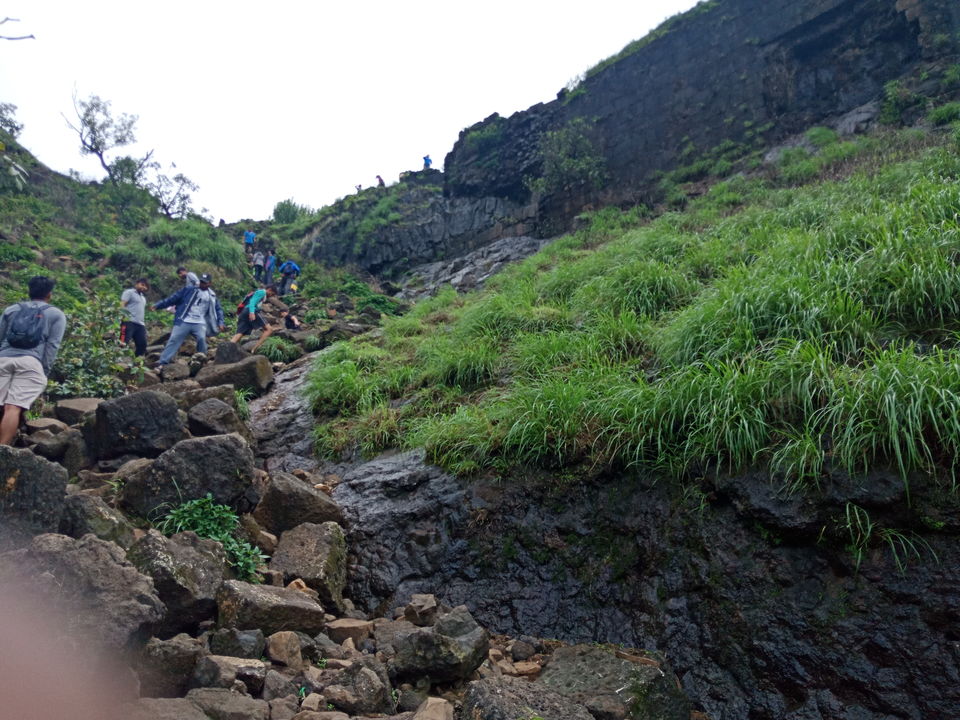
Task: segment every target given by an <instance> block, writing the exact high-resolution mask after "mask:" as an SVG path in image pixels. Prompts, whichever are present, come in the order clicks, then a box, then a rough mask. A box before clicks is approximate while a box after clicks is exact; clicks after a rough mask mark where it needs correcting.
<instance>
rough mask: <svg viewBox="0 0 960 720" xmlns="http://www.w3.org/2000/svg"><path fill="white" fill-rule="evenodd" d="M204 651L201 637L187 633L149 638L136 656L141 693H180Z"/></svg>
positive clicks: (157, 695) (182, 691) (187, 686)
mask: <svg viewBox="0 0 960 720" xmlns="http://www.w3.org/2000/svg"><path fill="white" fill-rule="evenodd" d="M205 654H206V651H205V649H204V647H203V641H201V640H197V639H195V638H192V637H190V636H189V635H186V634H180V635H177V636H176V637H173V638H170V639H169V640H160V639H159V638H150V640H149V641H147V644H146V645H144V647H143V649H142V650H141V651H140V656H139V657H138V659H137V676H138V677H139V678H140V695H141V696H142V697H181V696H182V695H183V694H184V693H185V692H187V690H189V689H190V678H191V677H193V670H194V668H195V667H196V665H197V661H198V660H199V659H200V658H201V657H203V656H204V655H205Z"/></svg>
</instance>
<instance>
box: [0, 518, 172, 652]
mask: <svg viewBox="0 0 960 720" xmlns="http://www.w3.org/2000/svg"><path fill="white" fill-rule="evenodd" d="M15 584H20V585H22V586H24V588H25V589H26V590H27V591H28V592H31V593H33V594H34V595H35V596H36V598H37V602H47V603H50V604H52V605H53V609H54V610H56V611H59V612H60V613H61V614H62V615H63V616H64V617H66V618H67V619H68V622H69V632H70V634H71V635H72V636H74V637H76V638H78V639H79V640H82V641H87V642H90V643H91V644H93V645H94V646H103V647H106V648H123V647H126V646H128V645H130V644H131V643H133V642H135V641H136V640H139V639H140V638H143V637H146V636H147V635H148V634H149V633H150V631H151V630H152V629H153V627H154V626H155V625H156V624H157V623H158V622H159V621H160V619H161V618H162V617H163V614H164V610H165V608H164V606H163V603H162V602H161V601H160V598H159V597H158V596H157V593H156V590H155V589H154V587H153V581H152V580H151V579H150V578H149V577H147V576H145V575H142V574H140V572H138V571H137V569H136V568H135V567H134V566H133V565H132V564H131V563H130V562H128V561H127V559H126V558H125V557H124V553H123V550H122V549H121V548H120V547H119V546H118V545H115V544H114V543H112V542H107V541H105V540H101V539H99V538H97V537H95V536H93V535H85V536H84V537H83V538H81V539H80V540H74V539H73V538H70V537H67V536H66V535H55V534H47V535H38V536H37V537H35V538H33V541H32V542H31V543H30V545H29V546H28V547H26V548H23V549H21V550H16V551H13V552H9V553H5V554H3V555H0V586H7V585H15Z"/></svg>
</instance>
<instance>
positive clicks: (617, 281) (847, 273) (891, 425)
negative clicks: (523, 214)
mask: <svg viewBox="0 0 960 720" xmlns="http://www.w3.org/2000/svg"><path fill="white" fill-rule="evenodd" d="M819 138H820V144H821V146H822V149H821V153H820V154H819V156H817V157H813V158H811V157H803V158H798V157H797V156H796V154H794V155H792V156H788V164H786V165H784V166H782V167H781V168H779V170H778V171H777V172H773V173H770V174H769V175H768V176H767V177H763V178H754V179H745V178H742V177H741V178H734V179H732V180H730V181H728V182H724V183H720V184H717V185H715V186H714V187H713V188H712V189H711V190H710V191H709V192H708V193H707V194H706V195H705V196H703V197H702V198H700V199H699V200H698V201H696V202H694V203H693V204H692V205H691V206H690V207H689V208H688V209H687V210H686V211H685V212H674V213H669V214H666V215H663V216H661V217H659V218H658V219H656V220H653V221H646V220H644V219H643V217H642V214H641V213H640V212H626V213H621V212H618V211H615V210H606V211H602V212H600V213H598V214H596V215H594V216H593V218H592V223H591V225H590V227H589V228H588V229H586V230H584V231H581V232H578V233H576V234H573V235H570V236H566V237H564V238H561V239H559V240H558V241H556V242H554V243H553V244H551V245H550V246H548V247H547V248H546V249H544V250H543V251H542V252H540V253H539V254H538V255H536V256H534V257H531V258H530V259H528V260H527V261H525V262H523V263H521V264H519V265H517V266H515V267H513V268H511V269H510V270H508V271H506V272H505V273H504V274H503V275H501V276H500V277H499V278H498V279H497V280H496V281H495V282H493V283H492V284H491V286H490V287H489V288H488V289H487V290H486V291H485V292H483V293H482V294H476V295H470V296H466V297H458V296H456V295H455V294H454V293H453V292H447V293H443V294H441V295H440V296H438V297H437V298H434V299H432V300H430V301H427V302H425V303H422V304H421V305H419V306H417V307H416V308H414V309H413V311H412V312H410V313H409V314H407V315H406V316H404V317H401V318H397V319H393V320H390V321H389V322H387V323H385V325H384V334H383V336H382V338H378V339H368V340H364V341H361V342H354V343H350V344H343V345H340V346H337V347H335V348H334V349H333V350H332V351H331V352H329V353H327V354H325V355H323V356H322V357H320V358H319V359H318V363H317V367H316V369H315V371H314V373H313V375H312V379H311V393H312V398H313V401H314V404H315V408H316V410H317V411H318V413H319V414H321V415H322V416H323V418H322V419H323V421H324V422H323V423H322V424H321V425H320V426H319V427H318V431H317V440H318V447H319V449H320V450H321V451H325V452H328V453H332V454H336V453H337V452H339V451H341V450H343V449H344V448H346V447H348V446H350V445H351V444H353V443H357V444H359V446H360V448H361V449H362V450H363V451H364V452H366V453H368V454H369V453H372V452H376V451H378V450H381V449H384V448H388V447H396V446H419V447H425V448H426V449H427V451H428V454H429V457H430V459H431V460H433V461H436V462H439V463H440V464H442V465H444V466H446V467H448V468H450V469H453V470H455V471H467V472H469V471H484V472H494V473H510V472H511V471H515V470H517V469H522V468H523V467H525V466H536V467H547V468H554V469H559V468H563V467H576V468H581V469H585V468H598V467H600V468H604V467H611V466H612V467H635V468H642V469H648V470H652V471H655V472H667V473H670V474H672V475H674V476H683V475H691V474H692V475H693V476H696V475H699V474H702V473H703V472H705V471H716V470H728V469H737V468H742V467H745V466H749V465H755V464H758V463H759V464H765V465H767V466H768V467H769V468H770V469H771V471H772V473H773V475H774V476H776V477H778V478H780V479H782V480H783V481H784V482H786V483H791V484H797V485H803V484H816V483H817V481H818V479H819V478H820V477H822V473H823V471H824V468H825V464H826V465H828V466H829V465H840V466H842V467H844V468H846V469H849V470H850V471H862V470H864V469H867V468H870V467H873V466H879V465H882V466H893V467H895V468H897V469H898V470H899V472H900V473H901V474H902V475H903V477H904V479H905V480H907V479H908V478H909V477H910V475H911V473H914V472H922V473H931V474H934V475H937V476H940V477H943V478H947V479H952V477H953V472H954V458H956V457H957V454H958V451H960V348H958V346H957V338H958V335H957V331H958V330H960V269H958V267H957V262H958V259H960V155H958V142H960V130H954V131H952V134H947V135H943V134H940V135H928V134H924V133H919V132H917V131H901V132H899V133H893V132H888V133H887V134H885V135H883V136H881V137H877V138H871V139H864V140H861V141H859V142H858V143H857V144H850V143H837V142H836V141H834V140H829V139H828V140H827V141H823V137H822V133H820V135H819ZM798 162H800V163H804V164H805V165H804V166H803V167H798V165H797V163H798ZM811 174H817V175H818V176H819V178H820V180H821V181H819V182H815V183H813V184H809V185H806V186H791V185H792V183H793V182H794V181H795V180H796V179H797V178H802V177H809V176H810V175H811ZM824 178H825V179H824Z"/></svg>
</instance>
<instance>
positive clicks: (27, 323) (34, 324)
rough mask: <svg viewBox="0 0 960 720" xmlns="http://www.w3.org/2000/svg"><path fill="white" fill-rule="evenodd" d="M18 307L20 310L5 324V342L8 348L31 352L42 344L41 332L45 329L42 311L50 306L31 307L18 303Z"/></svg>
mask: <svg viewBox="0 0 960 720" xmlns="http://www.w3.org/2000/svg"><path fill="white" fill-rule="evenodd" d="M18 307H19V308H20V309H19V310H17V311H15V312H13V313H12V314H11V315H10V318H9V322H8V323H7V334H6V340H7V342H8V343H9V344H10V347H15V348H17V349H18V350H31V349H32V348H35V347H36V346H37V345H39V344H40V343H42V342H43V331H44V330H45V329H46V324H45V323H44V321H43V311H44V310H46V309H47V308H48V307H50V306H49V305H41V306H40V307H32V306H30V305H24V304H23V303H20V304H18Z"/></svg>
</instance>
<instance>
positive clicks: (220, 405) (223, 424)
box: [187, 398, 253, 443]
mask: <svg viewBox="0 0 960 720" xmlns="http://www.w3.org/2000/svg"><path fill="white" fill-rule="evenodd" d="M187 418H188V422H189V427H190V432H191V433H193V434H194V435H229V434H230V433H237V434H238V435H240V436H242V437H243V438H244V439H245V440H246V441H247V442H248V443H252V442H253V435H251V434H250V429H249V428H248V427H247V425H246V423H244V422H243V420H241V419H240V417H239V416H238V415H237V411H236V410H234V409H233V408H232V407H231V406H230V405H228V404H227V403H225V402H223V401H222V400H217V399H216V398H209V399H207V400H204V401H202V402H200V403H198V404H196V405H194V406H193V407H191V408H190V409H189V410H188V411H187Z"/></svg>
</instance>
